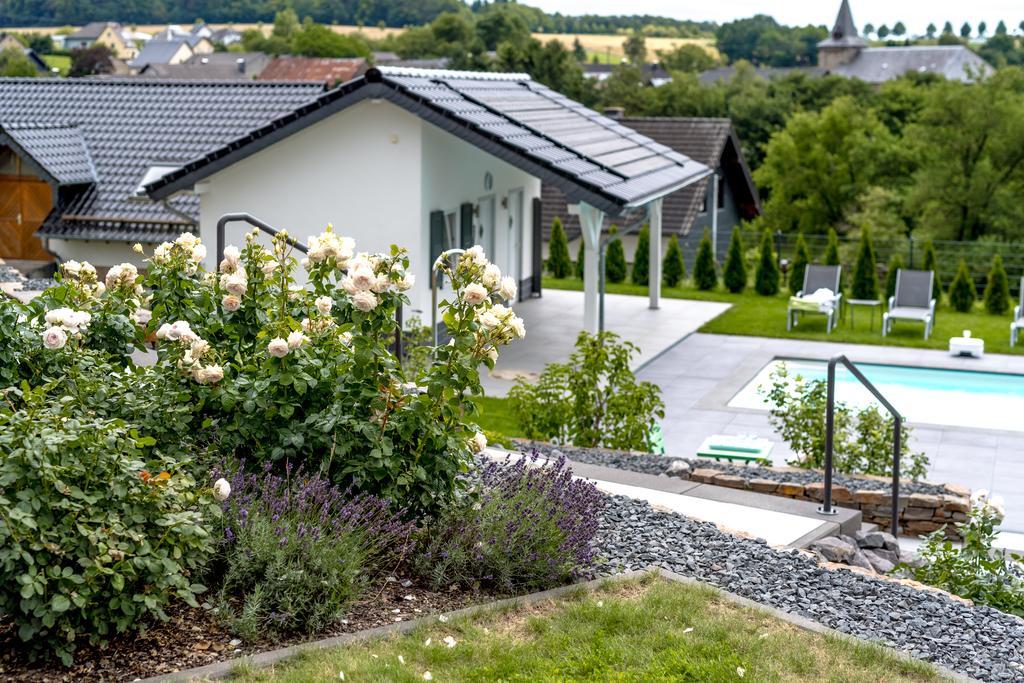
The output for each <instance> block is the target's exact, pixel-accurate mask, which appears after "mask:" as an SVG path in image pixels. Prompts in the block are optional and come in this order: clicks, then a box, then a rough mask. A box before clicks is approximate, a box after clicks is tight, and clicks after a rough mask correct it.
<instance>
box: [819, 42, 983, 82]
mask: <svg viewBox="0 0 1024 683" xmlns="http://www.w3.org/2000/svg"><path fill="white" fill-rule="evenodd" d="M910 72H916V73H933V74H938V75H939V76H943V77H944V78H947V79H949V80H951V81H964V82H971V81H974V80H976V78H977V77H978V76H981V75H985V74H988V73H991V72H992V67H991V66H989V65H988V62H986V61H985V60H984V59H982V58H981V57H979V56H978V55H977V54H976V53H975V52H974V51H973V50H971V49H970V48H968V47H965V46H963V45H921V46H909V47H869V48H866V49H863V50H861V51H860V54H858V55H857V58H856V59H854V60H853V61H852V62H850V63H849V64H843V65H841V66H837V67H835V68H834V69H833V70H832V73H836V74H839V75H840V76H848V77H850V78H859V79H861V80H862V81H867V82H868V83H884V82H885V81H891V80H892V79H894V78H899V77H900V76H902V75H903V74H905V73H910Z"/></svg>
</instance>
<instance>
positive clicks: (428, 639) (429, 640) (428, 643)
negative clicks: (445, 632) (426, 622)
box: [423, 638, 433, 647]
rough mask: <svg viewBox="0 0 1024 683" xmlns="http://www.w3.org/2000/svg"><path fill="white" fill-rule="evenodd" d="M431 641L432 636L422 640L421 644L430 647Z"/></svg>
mask: <svg viewBox="0 0 1024 683" xmlns="http://www.w3.org/2000/svg"><path fill="white" fill-rule="evenodd" d="M432 641H433V639H432V638H427V639H426V640H424V641H423V646H424V647H430V643H431V642H432Z"/></svg>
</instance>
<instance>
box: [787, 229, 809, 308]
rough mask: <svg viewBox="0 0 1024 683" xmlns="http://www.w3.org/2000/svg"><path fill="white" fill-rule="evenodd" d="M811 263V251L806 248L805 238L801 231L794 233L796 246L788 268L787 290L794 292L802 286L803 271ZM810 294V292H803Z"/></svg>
mask: <svg viewBox="0 0 1024 683" xmlns="http://www.w3.org/2000/svg"><path fill="white" fill-rule="evenodd" d="M810 264H811V252H810V251H809V250H808V249H807V240H805V239H804V234H803V233H802V232H799V233H797V235H796V247H795V248H794V250H793V264H792V265H791V266H790V268H789V291H790V293H791V294H793V295H794V296H796V293H797V292H799V291H801V290H802V289H803V288H804V272H805V271H806V270H807V266H809V265H810ZM805 293H806V294H810V292H805Z"/></svg>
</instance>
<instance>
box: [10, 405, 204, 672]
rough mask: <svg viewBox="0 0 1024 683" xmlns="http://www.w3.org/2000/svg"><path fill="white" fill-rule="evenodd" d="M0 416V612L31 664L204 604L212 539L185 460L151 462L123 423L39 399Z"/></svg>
mask: <svg viewBox="0 0 1024 683" xmlns="http://www.w3.org/2000/svg"><path fill="white" fill-rule="evenodd" d="M22 398H23V399H24V400H26V402H27V403H28V404H29V407H28V408H26V409H23V410H18V411H15V412H9V413H3V412H0V453H3V457H2V458H0V519H2V520H3V523H0V613H2V614H4V619H5V621H9V623H11V624H12V625H13V626H14V627H15V628H16V632H17V634H18V637H19V638H20V639H21V640H22V641H23V642H24V643H25V644H26V647H27V648H28V649H29V652H30V654H31V655H32V656H33V657H37V656H40V655H46V654H47V653H48V652H53V653H55V654H57V655H58V656H59V657H60V659H61V660H62V661H63V662H64V663H65V664H70V663H71V662H72V660H73V654H74V652H75V650H76V649H77V648H78V647H79V646H80V645H81V644H83V643H89V644H92V645H104V644H106V643H107V642H108V641H109V639H110V637H111V636H113V635H115V634H118V633H123V632H125V631H129V630H135V629H138V628H141V627H145V625H146V620H147V618H148V617H159V618H161V619H166V618H167V615H166V614H165V612H164V607H165V606H166V605H167V604H168V603H169V602H170V601H171V600H172V599H174V598H178V599H181V600H184V601H186V602H187V603H189V604H190V605H193V606H196V600H195V595H196V594H197V593H201V592H203V591H204V590H206V589H205V588H204V587H203V586H202V585H201V584H199V583H198V582H197V578H198V577H197V574H198V571H199V570H200V569H201V568H202V567H203V565H204V563H205V561H206V559H207V557H208V555H209V553H210V551H211V550H212V541H211V538H210V534H209V532H208V531H207V528H206V527H205V526H204V515H209V514H213V513H216V508H215V507H214V506H213V505H212V499H211V498H210V490H209V489H205V491H203V490H200V489H197V488H196V485H195V482H194V480H193V479H192V478H191V476H190V475H189V473H188V471H187V465H188V463H187V461H173V460H171V459H170V458H165V457H162V456H160V455H159V454H156V453H146V449H147V448H148V446H149V445H151V443H152V440H151V439H149V438H148V437H143V436H140V435H139V434H138V433H136V432H135V430H133V429H132V428H130V427H129V426H127V425H125V424H124V423H123V422H121V421H119V420H106V419H101V418H94V417H90V416H83V415H80V414H74V413H79V411H73V412H72V414H62V413H60V412H57V411H56V410H52V409H48V408H46V407H44V406H43V405H42V401H43V396H42V394H41V393H37V394H35V395H34V396H22Z"/></svg>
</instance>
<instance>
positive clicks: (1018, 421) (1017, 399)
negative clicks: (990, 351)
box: [729, 358, 1024, 432]
mask: <svg viewBox="0 0 1024 683" xmlns="http://www.w3.org/2000/svg"><path fill="white" fill-rule="evenodd" d="M783 363H784V364H785V365H786V368H787V371H788V372H789V374H790V375H791V376H797V375H799V376H801V377H804V378H805V379H808V380H815V379H822V380H823V379H825V374H826V370H827V363H826V362H825V361H816V360H801V359H782V358H778V359H775V360H773V361H772V362H770V363H768V365H766V366H765V367H764V368H762V369H761V370H760V372H758V374H757V375H756V376H755V377H754V378H753V379H752V380H751V381H750V382H749V383H748V384H747V385H746V386H744V387H743V389H741V390H740V391H739V393H737V394H736V395H735V396H734V397H733V398H732V400H731V401H729V405H730V406H732V407H734V408H750V409H754V410H767V409H768V405H767V403H765V401H764V399H763V398H762V397H761V395H760V393H759V392H758V387H762V386H764V387H767V386H769V385H770V384H771V380H770V375H771V373H772V372H773V371H774V370H775V369H776V368H778V367H779V366H780V365H782V364H783ZM857 367H858V368H859V369H860V371H861V372H863V373H864V376H865V377H867V378H868V379H869V380H870V381H871V383H872V384H874V385H875V386H876V387H877V388H878V390H879V391H881V392H882V395H884V396H885V397H886V398H887V399H888V400H889V401H890V402H891V403H892V404H893V405H894V406H895V407H896V409H897V410H899V411H900V412H901V413H903V415H904V416H905V417H906V418H907V420H908V421H910V422H917V423H923V424H935V425H949V426H957V427H975V428H978V429H1005V430H1011V431H1018V432H1020V431H1024V375H1011V374H1004V373H997V372H973V371H963V370H943V369H938V368H916V367H909V366H902V365H874V364H870V363H858V364H857ZM836 400H837V401H845V402H846V403H848V404H850V405H853V406H864V405H868V404H869V403H871V402H872V401H873V397H872V396H871V394H870V393H869V392H868V391H867V390H866V389H865V388H864V387H863V386H861V384H860V383H859V382H858V381H857V380H856V379H855V378H854V377H853V375H851V374H850V373H849V372H848V371H846V370H845V369H843V368H842V367H840V368H839V369H838V371H837V372H836Z"/></svg>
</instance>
